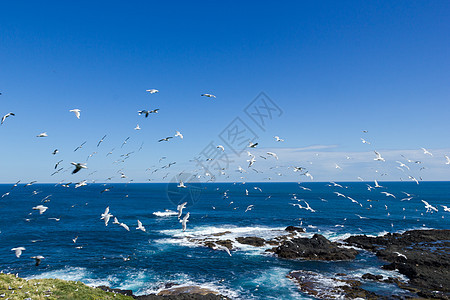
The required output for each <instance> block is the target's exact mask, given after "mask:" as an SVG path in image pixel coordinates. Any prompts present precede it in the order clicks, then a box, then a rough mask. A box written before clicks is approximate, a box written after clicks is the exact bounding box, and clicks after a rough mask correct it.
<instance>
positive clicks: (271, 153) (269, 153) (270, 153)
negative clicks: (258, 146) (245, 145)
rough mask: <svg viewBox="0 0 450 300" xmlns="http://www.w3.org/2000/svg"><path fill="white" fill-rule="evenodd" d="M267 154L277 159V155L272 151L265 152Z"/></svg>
mask: <svg viewBox="0 0 450 300" xmlns="http://www.w3.org/2000/svg"><path fill="white" fill-rule="evenodd" d="M267 154H268V155H270V156H273V157H275V158H276V159H277V160H278V156H277V155H276V154H275V153H273V152H267Z"/></svg>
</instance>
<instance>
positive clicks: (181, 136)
mask: <svg viewBox="0 0 450 300" xmlns="http://www.w3.org/2000/svg"><path fill="white" fill-rule="evenodd" d="M175 136H179V137H180V139H183V135H182V134H181V132H179V131H177V132H176V133H175Z"/></svg>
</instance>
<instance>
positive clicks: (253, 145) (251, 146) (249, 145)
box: [248, 142, 258, 148]
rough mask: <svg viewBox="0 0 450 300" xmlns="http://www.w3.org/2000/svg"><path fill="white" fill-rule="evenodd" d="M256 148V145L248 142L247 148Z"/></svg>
mask: <svg viewBox="0 0 450 300" xmlns="http://www.w3.org/2000/svg"><path fill="white" fill-rule="evenodd" d="M256 146H258V143H252V142H249V144H248V147H249V148H255V147H256Z"/></svg>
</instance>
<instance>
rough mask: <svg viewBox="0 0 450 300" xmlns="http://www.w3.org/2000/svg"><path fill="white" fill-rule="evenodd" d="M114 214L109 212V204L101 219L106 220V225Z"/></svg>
mask: <svg viewBox="0 0 450 300" xmlns="http://www.w3.org/2000/svg"><path fill="white" fill-rule="evenodd" d="M112 216H113V215H112V214H110V213H109V206H108V207H106V209H105V212H104V213H102V214H101V218H100V220H105V226H108V222H109V219H110V218H111V217H112Z"/></svg>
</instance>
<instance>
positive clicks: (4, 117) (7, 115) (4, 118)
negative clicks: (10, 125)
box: [0, 112, 15, 125]
mask: <svg viewBox="0 0 450 300" xmlns="http://www.w3.org/2000/svg"><path fill="white" fill-rule="evenodd" d="M9 116H15V114H14V113H12V112H10V113H7V114H6V115H4V116H3V118H2V122H1V124H0V125H3V122H5V120H6V118H8V117H9Z"/></svg>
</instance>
